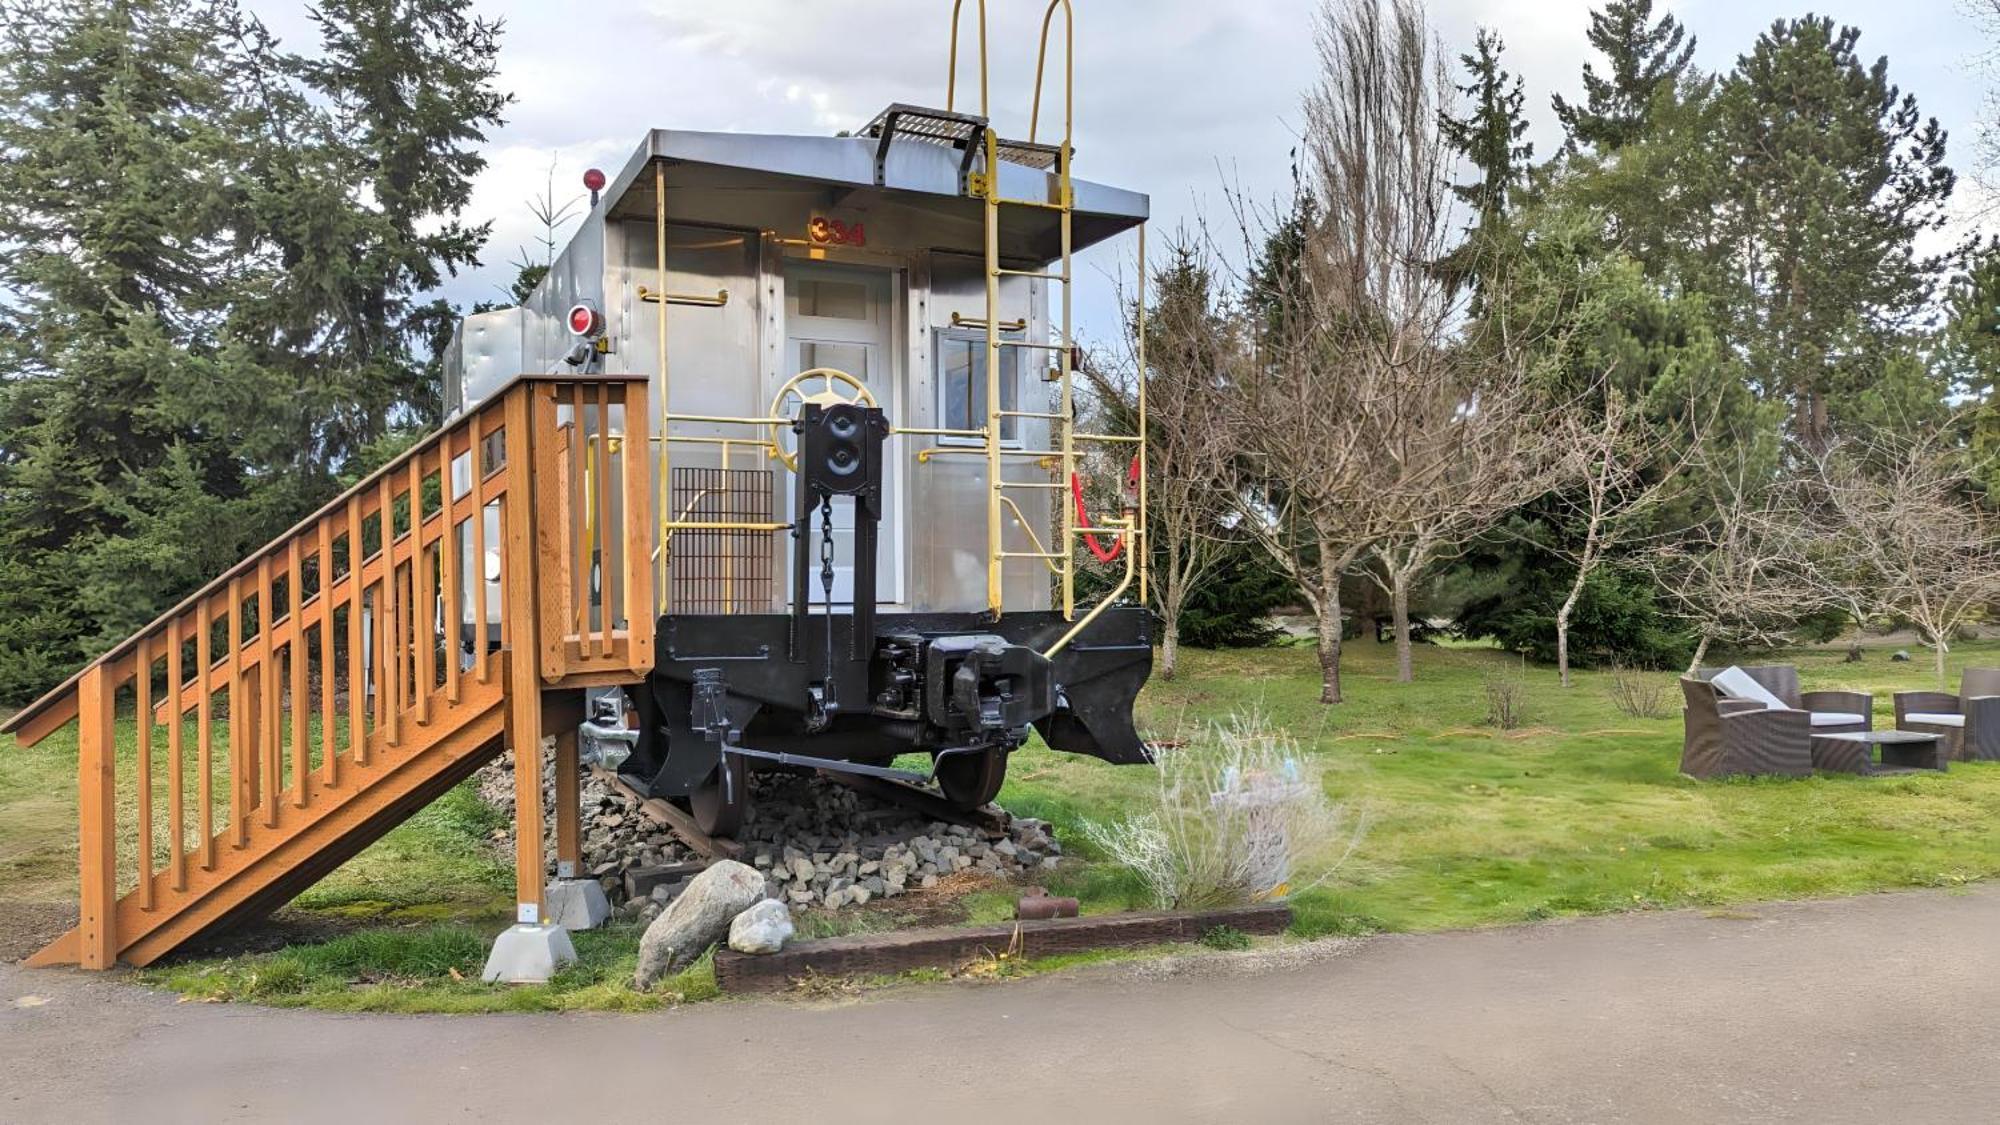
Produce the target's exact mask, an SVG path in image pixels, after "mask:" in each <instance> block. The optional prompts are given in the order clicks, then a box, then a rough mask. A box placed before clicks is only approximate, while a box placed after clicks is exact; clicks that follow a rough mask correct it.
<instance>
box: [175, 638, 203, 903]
mask: <svg viewBox="0 0 2000 1125" xmlns="http://www.w3.org/2000/svg"><path fill="white" fill-rule="evenodd" d="M181 640H182V638H181V620H180V618H178V617H175V618H171V619H169V620H168V621H167V700H168V703H167V707H168V712H169V713H168V715H167V838H168V839H167V862H168V864H170V865H171V866H169V867H168V869H167V873H168V876H169V878H171V879H172V882H173V888H174V890H176V891H184V890H187V820H186V815H187V814H186V813H184V812H183V811H182V809H183V807H184V806H185V805H186V804H187V791H186V782H185V780H184V779H185V777H186V775H187V758H186V755H185V751H184V750H183V749H182V746H181V742H182V737H181V726H182V721H183V720H185V719H186V718H187V712H186V711H185V710H183V709H182V707H181V692H182V691H183V690H185V687H186V685H185V684H184V683H183V681H182V679H181V677H182V674H183V669H182V666H181ZM195 655H197V656H199V655H200V653H196V654H195ZM196 734H197V736H199V734H200V731H199V730H197V731H196Z"/></svg>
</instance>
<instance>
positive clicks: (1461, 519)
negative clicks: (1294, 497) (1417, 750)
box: [1370, 326, 1567, 683]
mask: <svg viewBox="0 0 2000 1125" xmlns="http://www.w3.org/2000/svg"><path fill="white" fill-rule="evenodd" d="M1440 327H1442V326H1440ZM1376 406H1377V410H1376V412H1375V417H1374V423H1375V427H1376V430H1377V432H1378V433H1379V434H1380V440H1381V445H1380V455H1379V461H1380V466H1381V467H1380V471H1379V475H1378V478H1377V482H1376V493H1375V499H1376V502H1377V504H1378V512H1377V518H1378V524H1379V526H1380V528H1381V531H1380V535H1379V537H1378V538H1377V539H1376V541H1375V543H1374V546H1373V547H1372V548H1371V549H1370V552H1371V554H1372V555H1373V556H1374V559H1375V562H1376V564H1377V569H1375V570H1372V571H1371V572H1370V576H1371V577H1372V578H1373V579H1374V580H1375V582H1376V584H1377V585H1379V586H1380V587H1381V588H1382V590H1383V592H1385V593H1387V594H1388V595H1389V604H1390V612H1391V616H1392V617H1393V619H1394V624H1395V632H1396V678H1397V679H1398V680H1399V681H1402V682H1405V683H1407V682H1409V680H1410V679H1411V678H1412V668H1411V653H1410V588H1411V586H1412V585H1413V584H1414V583H1415V582H1416V580H1417V579H1418V578H1419V577H1421V576H1422V575H1423V574H1424V573H1425V572H1426V571H1428V570H1429V569H1430V568H1431V567H1432V566H1434V565H1436V564H1437V563H1438V562H1440V561H1443V560H1445V559H1449V558H1453V557H1456V556H1457V555H1458V554H1459V553H1461V552H1462V551H1463V550H1464V549H1465V546H1466V545H1467V544H1468V543H1469V542H1470V541H1471V540H1472V539H1473V538H1475V537H1476V536H1478V535H1479V534H1481V533H1482V532H1484V531H1486V530H1487V529H1489V528H1491V527H1492V526H1493V525H1494V524H1495V523H1497V522H1499V520H1500V519H1501V517H1503V516H1505V515H1506V514H1507V513H1508V512H1510V511H1513V510H1514V509H1516V508H1519V507H1520V506H1521V505H1523V504H1525V503H1527V502H1528V501H1530V500H1532V499H1534V498H1535V497H1537V496H1540V495H1542V494H1544V493H1546V492H1548V491H1549V490H1550V489H1552V488H1554V487H1555V486H1556V485H1557V484H1558V483H1559V482H1560V480H1561V478H1562V476H1563V475H1564V469H1565V465H1566V460H1567V459H1566V456H1565V454H1566V452H1567V451H1566V450H1565V448H1564V447H1563V445H1562V443H1561V441H1560V434H1561V430H1560V427H1559V426H1557V425H1556V424H1555V422H1556V420H1557V416H1556V415H1555V414H1554V413H1553V412H1552V411H1551V410H1549V409H1548V408H1546V407H1545V406H1543V404H1542V402H1541V400H1540V397H1539V396H1537V395H1536V394H1534V393H1533V392H1532V390H1531V388H1530V387H1529V385H1528V383H1527V380H1526V379H1525V378H1523V376H1522V373H1521V371H1520V370H1519V369H1518V368H1516V367H1514V366H1513V365H1511V364H1507V363H1505V362H1504V361H1501V360H1499V359H1488V360H1482V359H1481V358H1479V354H1478V353H1477V352H1475V351H1473V350H1472V349H1471V348H1469V347H1461V348H1459V349H1455V350H1454V349H1449V348H1448V347H1446V346H1445V345H1444V344H1443V343H1442V342H1440V343H1439V345H1438V346H1437V347H1435V348H1433V349H1431V350H1430V351H1429V352H1428V353H1427V354H1426V355H1424V356H1423V357H1421V358H1419V359H1417V360H1414V361H1413V362H1410V363H1407V364H1405V365H1404V366H1403V368H1402V372H1401V378H1399V379H1398V380H1397V381H1396V384H1395V386H1394V387H1393V388H1392V390H1391V392H1390V393H1389V394H1388V395H1386V396H1384V397H1383V398H1382V399H1380V400H1378V402H1377V403H1376Z"/></svg>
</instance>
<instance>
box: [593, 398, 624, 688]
mask: <svg viewBox="0 0 2000 1125" xmlns="http://www.w3.org/2000/svg"><path fill="white" fill-rule="evenodd" d="M609 396H610V389H609V388H608V387H606V386H605V385H604V384H603V383H599V384H597V489H596V492H597V495H596V497H595V501H596V504H597V535H596V536H595V539H596V542H594V543H592V544H591V547H592V548H593V551H594V553H595V555H596V557H597V629H598V637H597V654H598V655H599V656H610V655H611V611H612V610H613V609H614V608H616V606H617V605H618V600H617V597H616V596H615V592H614V587H615V582H614V580H613V577H612V573H611V558H610V556H611V551H610V549H609V546H608V545H609V544H610V542H611V493H612V491H613V489H612V485H611V399H610V397H609ZM586 647H587V646H586Z"/></svg>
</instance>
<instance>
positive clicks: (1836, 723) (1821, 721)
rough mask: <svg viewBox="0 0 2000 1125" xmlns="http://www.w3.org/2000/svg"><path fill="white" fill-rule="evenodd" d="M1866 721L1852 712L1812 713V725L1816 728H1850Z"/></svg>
mask: <svg viewBox="0 0 2000 1125" xmlns="http://www.w3.org/2000/svg"><path fill="white" fill-rule="evenodd" d="M1867 721H1868V720H1867V719H1866V718H1865V717H1863V716H1861V715H1856V714H1855V713H1853V712H1852V711H1814V712H1813V713H1812V725H1814V726H1816V727H1851V726H1854V725H1855V724H1857V723H1865V722H1867Z"/></svg>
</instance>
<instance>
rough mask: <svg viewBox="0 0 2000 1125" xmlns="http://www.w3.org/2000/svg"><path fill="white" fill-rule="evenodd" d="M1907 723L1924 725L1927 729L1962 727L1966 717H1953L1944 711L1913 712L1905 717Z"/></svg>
mask: <svg viewBox="0 0 2000 1125" xmlns="http://www.w3.org/2000/svg"><path fill="white" fill-rule="evenodd" d="M1903 721H1904V722H1906V723H1922V724H1923V725H1925V726H1927V727H1962V726H1964V725H1965V716H1964V715H1953V714H1949V713H1947V712H1944V711H1911V712H1910V713H1908V714H1906V715H1904V716H1903Z"/></svg>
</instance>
